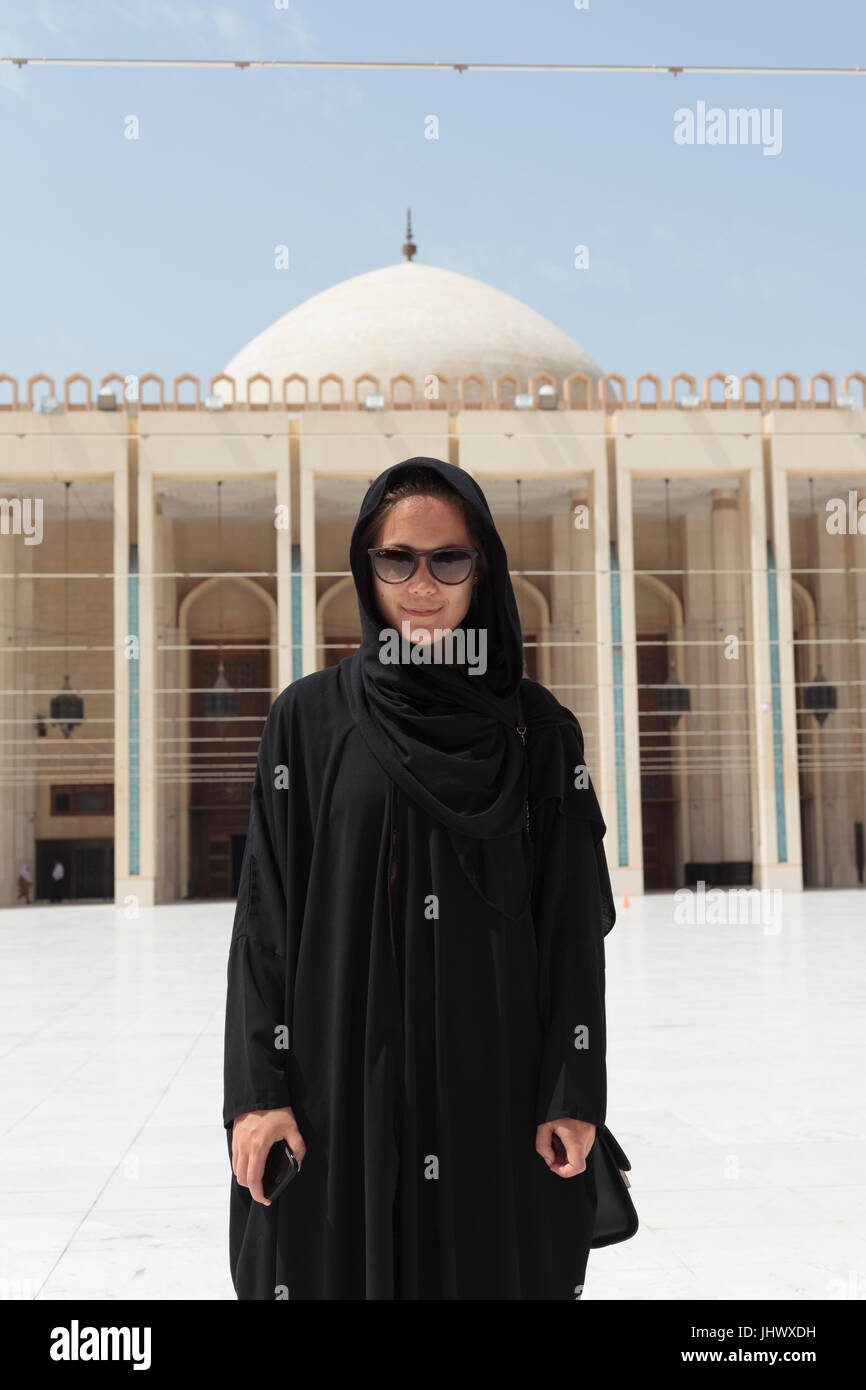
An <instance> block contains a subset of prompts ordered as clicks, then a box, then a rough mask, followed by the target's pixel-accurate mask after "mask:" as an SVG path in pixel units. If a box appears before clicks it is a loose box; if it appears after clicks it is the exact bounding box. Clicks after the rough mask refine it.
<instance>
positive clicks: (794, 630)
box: [0, 228, 866, 907]
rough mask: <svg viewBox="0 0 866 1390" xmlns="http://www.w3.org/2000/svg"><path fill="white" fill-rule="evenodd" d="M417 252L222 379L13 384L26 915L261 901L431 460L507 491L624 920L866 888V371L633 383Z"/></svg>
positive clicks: (1, 546) (13, 651)
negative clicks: (260, 801)
mask: <svg viewBox="0 0 866 1390" xmlns="http://www.w3.org/2000/svg"><path fill="white" fill-rule="evenodd" d="M411 237H412V234H411V228H410V230H409V232H408V233H407V240H406V243H405V245H404V246H403V259H402V260H400V261H399V262H398V263H397V264H395V265H389V266H386V267H385V268H383V269H380V270H373V271H370V272H369V273H367V274H362V275H357V276H355V277H353V278H352V279H349V280H345V281H343V282H342V283H339V284H336V285H334V286H332V287H331V288H330V289H327V290H325V291H324V292H323V293H321V294H316V295H313V297H312V298H310V299H308V300H306V301H305V302H304V303H302V304H300V305H298V306H297V307H296V308H294V309H292V310H291V311H290V312H289V313H286V314H285V315H284V316H283V317H281V318H279V319H278V320H277V321H276V322H275V323H273V324H271V326H270V327H268V328H265V329H264V330H263V331H262V332H261V333H259V334H258V336H257V337H255V338H254V339H253V340H252V341H251V342H250V343H248V344H247V345H246V346H245V347H244V348H242V349H241V350H240V351H239V352H238V353H237V354H236V356H235V357H233V358H232V360H231V361H230V362H229V363H228V364H227V365H226V367H225V369H224V370H223V371H220V372H218V373H217V374H216V375H215V376H214V377H213V378H211V379H209V380H207V381H200V380H199V379H198V378H196V377H194V376H192V375H191V374H189V373H184V374H182V375H181V376H179V377H177V378H176V379H175V380H174V381H164V380H163V379H161V378H160V377H159V376H157V375H155V374H154V373H146V374H144V375H141V376H138V377H134V376H128V375H124V374H122V373H117V372H108V373H107V374H106V375H105V377H103V378H102V379H101V380H99V381H97V382H94V381H91V380H90V379H88V378H86V377H84V376H82V375H80V374H77V373H76V374H74V375H72V376H70V377H68V378H66V380H65V381H62V382H56V381H54V380H53V379H51V378H49V377H47V376H45V375H42V374H37V375H36V376H34V377H32V378H31V379H30V380H29V381H26V382H22V381H19V380H18V379H16V378H15V377H13V376H11V375H8V374H0V636H2V641H0V720H2V722H0V728H2V735H0V737H2V753H0V767H2V777H0V895H2V896H0V901H2V902H3V903H4V904H12V903H14V902H15V901H16V896H17V891H18V890H17V887H16V885H17V882H18V877H19V872H20V869H21V866H22V865H23V864H27V865H29V868H30V871H31V872H32V876H33V879H34V883H35V896H36V897H39V898H49V897H51V896H52V888H53V885H55V884H56V881H55V880H54V879H53V878H52V872H53V866H54V864H55V863H56V862H57V861H60V862H61V863H62V865H63V867H64V870H65V874H64V878H63V880H62V884H63V887H62V893H63V897H64V899H66V900H70V899H73V900H75V899H79V900H80V899H89V900H94V899H109V900H114V901H115V902H116V903H117V904H119V905H121V906H124V905H125V906H127V907H129V906H130V905H131V904H141V905H149V904H153V903H165V902H172V901H178V900H181V899H189V898H210V899H218V898H223V899H225V898H230V897H232V896H233V895H234V894H235V892H236V889H237V882H238V875H239V870H240V863H241V858H242V853H243V845H244V837H245V832H246V828H247V818H248V815H249V797H250V789H251V785H252V775H253V769H254V764H255V755H256V749H257V746H258V741H259V737H260V734H261V729H262V725H263V721H264V718H265V715H266V714H267V711H268V709H269V707H270V704H271V702H272V701H273V699H274V698H275V697H276V696H277V694H278V693H279V692H280V691H281V690H282V689H283V688H284V687H285V686H286V685H288V684H289V683H290V682H291V681H293V680H296V679H298V678H299V677H300V676H302V675H305V674H307V673H308V672H311V671H314V670H317V669H319V668H321V667H323V666H326V665H329V664H332V663H335V662H337V661H339V660H340V659H341V658H342V657H344V656H346V655H348V654H350V653H351V651H352V650H353V649H354V646H355V644H356V643H357V642H358V640H359V636H360V624H359V618H358V612H357V607H356V603H355V591H354V584H353V581H352V578H351V575H350V573H349V568H348V543H349V537H350V534H351V530H352V526H353V523H354V520H355V517H356V516H357V512H358V509H359V506H360V503H361V499H362V497H363V495H364V493H365V491H366V489H367V487H368V485H369V483H370V481H371V480H372V479H373V478H374V477H376V476H377V475H378V474H379V473H381V472H382V470H383V469H384V468H386V467H387V466H388V465H389V464H391V463H395V462H397V461H399V460H401V459H404V458H408V457H411V456H414V455H432V456H434V457H437V458H441V459H446V460H449V461H450V462H452V463H454V464H457V465H459V466H460V467H462V468H465V469H467V470H468V471H469V472H470V473H471V474H472V476H473V477H475V478H476V479H477V480H478V482H479V484H480V485H481V487H482V488H483V490H484V492H485V494H486V496H487V499H488V501H489V503H490V506H491V509H492V511H493V514H494V518H495V520H496V524H497V526H498V528H499V530H500V533H501V534H502V537H503V540H504V542H505V545H506V549H507V551H508V557H509V563H510V567H511V570H512V577H513V583H514V588H515V593H516V597H517V601H518V605H519V609H520V615H521V620H522V625H523V631H524V638H525V651H526V674H527V675H528V676H531V677H533V678H534V679H536V680H539V681H542V682H543V683H544V684H545V685H547V686H549V688H550V689H551V690H552V691H553V692H554V693H555V694H556V696H557V697H558V698H559V700H561V701H562V703H563V704H565V705H567V706H568V707H569V708H571V709H572V710H573V711H574V712H575V714H576V715H577V716H578V718H579V720H580V722H581V725H582V728H583V731H584V738H585V751H586V758H587V764H588V766H589V769H590V772H591V775H592V778H593V783H594V785H595V787H596V790H597V792H598V796H599V800H600V802H601V806H602V809H603V811H604V815H605V819H606V822H607V827H608V829H607V835H606V839H605V846H606V851H607V858H608V863H609V866H610V871H611V880H612V883H613V888H614V892H615V894H616V895H617V898H618V900H619V899H620V898H621V897H622V895H623V894H625V893H628V894H639V893H642V892H650V891H656V890H667V891H670V890H673V889H676V888H679V887H684V886H694V885H696V884H697V883H699V882H703V883H705V884H706V886H707V887H710V886H719V887H730V886H740V885H743V886H749V885H751V886H753V887H755V888H762V889H773V888H781V889H785V890H799V889H802V888H808V887H813V886H815V887H817V886H820V887H856V886H858V885H861V886H862V884H863V866H864V822H866V757H864V753H866V712H864V711H866V700H864V690H866V376H864V374H863V373H862V372H857V371H853V370H852V372H851V373H850V374H849V375H848V376H847V377H845V378H844V379H840V380H836V379H834V378H833V377H832V376H830V375H829V374H827V373H825V372H819V373H817V374H816V375H815V376H814V377H812V378H810V379H809V380H806V381H803V380H800V379H799V378H798V377H796V376H794V375H793V374H791V373H789V372H784V371H783V372H781V373H780V374H779V375H778V376H776V377H775V378H773V379H769V380H765V379H764V378H763V377H762V376H760V375H758V374H757V373H754V372H748V373H746V374H745V375H743V376H739V377H738V376H734V375H732V374H730V373H724V372H721V371H719V372H716V373H714V374H713V375H711V376H709V377H708V378H706V379H705V380H702V381H698V380H697V379H696V378H695V377H694V376H692V375H690V374H689V373H688V372H686V371H683V372H681V373H679V374H678V375H677V376H675V377H673V378H672V379H670V380H669V381H666V382H662V381H661V380H660V379H659V377H657V376H656V375H654V374H653V373H652V372H647V373H645V374H644V375H643V376H641V377H639V378H638V379H637V380H633V381H627V380H625V379H624V378H623V377H622V376H621V375H619V374H618V373H616V372H615V371H609V372H608V371H603V370H602V368H601V367H600V366H599V365H598V363H596V362H595V361H594V359H593V358H592V357H590V356H589V354H588V353H587V352H586V351H585V350H584V349H583V348H582V347H581V346H579V344H578V343H576V342H575V341H574V340H573V339H572V338H570V337H569V336H568V334H566V333H564V332H563V331H562V330H561V329H560V328H558V327H556V326H555V325H554V324H553V323H551V322H549V321H548V320H547V319H545V318H543V317H542V316H541V315H540V314H538V313H536V312H535V311H534V310H533V309H532V308H530V307H528V306H527V305H525V304H522V303H520V302H519V301H518V300H516V299H514V298H512V297H511V296H510V295H508V294H504V293H502V292H501V291H500V290H497V289H494V288H492V287H491V286H489V285H486V284H483V283H482V282H481V281H479V280H475V279H472V278H470V277H468V276H465V275H461V274H457V273H455V272H453V271H450V270H443V269H438V268H436V267H433V266H429V265H425V264H423V263H421V262H419V261H418V260H417V259H416V256H417V248H416V246H415V244H414V243H413V241H412V239H411Z"/></svg>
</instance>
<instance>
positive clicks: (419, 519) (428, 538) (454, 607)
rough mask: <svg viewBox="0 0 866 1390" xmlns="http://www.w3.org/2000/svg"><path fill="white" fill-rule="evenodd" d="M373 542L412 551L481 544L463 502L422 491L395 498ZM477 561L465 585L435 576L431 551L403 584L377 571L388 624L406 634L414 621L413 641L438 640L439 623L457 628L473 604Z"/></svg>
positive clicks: (376, 581) (382, 609)
mask: <svg viewBox="0 0 866 1390" xmlns="http://www.w3.org/2000/svg"><path fill="white" fill-rule="evenodd" d="M373 544H374V545H375V546H376V547H379V546H407V547H408V548H409V549H410V550H439V549H445V548H448V547H451V546H460V547H465V548H466V549H469V550H472V549H474V548H475V547H474V546H473V543H472V538H471V536H470V534H469V531H468V529H467V526H466V522H465V521H464V519H463V516H462V514H461V512H460V509H459V507H456V506H454V504H453V503H451V502H446V501H444V500H443V499H442V498H440V497H418V496H415V497H403V498H401V499H400V501H399V502H395V503H394V505H393V507H392V508H391V510H390V511H389V512H388V514H387V516H386V517H385V520H384V522H383V523H382V526H381V527H380V529H379V535H378V536H377V537H376V538H375V539H374V541H373ZM368 558H370V559H371V558H372V557H368ZM477 566H478V562H477V560H476V564H475V569H474V570H473V571H472V573H471V574H470V575H469V578H468V579H464V580H463V582H462V583H461V584H441V583H439V582H438V581H437V580H436V579H434V578H433V576H432V575H431V573H430V571H429V569H428V568H427V556H426V555H425V556H422V557H421V559H419V561H418V568H417V569H416V571H415V573H414V574H413V575H412V577H411V579H404V580H403V581H402V583H399V584H386V583H385V582H384V580H381V579H379V578H378V576H377V575H376V573H375V571H374V572H373V584H374V588H375V593H376V599H377V601H378V604H379V611H380V613H381V615H382V618H383V620H384V623H385V626H387V627H393V628H396V630H397V632H399V633H401V634H402V632H403V626H402V625H403V623H406V622H408V623H409V624H410V628H409V634H410V638H411V640H412V641H413V642H431V641H433V629H434V628H454V627H456V626H457V624H458V623H459V622H460V620H461V618H464V617H465V616H466V613H467V611H468V609H469V602H470V599H471V597H472V581H473V579H474V577H475V573H476V572H477Z"/></svg>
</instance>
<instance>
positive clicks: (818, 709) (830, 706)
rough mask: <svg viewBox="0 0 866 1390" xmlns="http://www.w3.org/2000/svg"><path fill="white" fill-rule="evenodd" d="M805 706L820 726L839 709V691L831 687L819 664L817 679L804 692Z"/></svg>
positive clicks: (833, 686)
mask: <svg viewBox="0 0 866 1390" xmlns="http://www.w3.org/2000/svg"><path fill="white" fill-rule="evenodd" d="M803 704H804V706H805V708H806V709H807V710H808V711H809V713H810V714H814V716H815V718H816V719H817V721H818V723H819V724H823V723H824V721H825V720H826V718H827V715H828V714H830V713H832V711H833V710H834V709H836V708H837V691H836V687H835V685H830V684H829V682H828V680H827V677H826V676H825V675H824V672H823V670H822V669H821V665H820V663H819V665H818V670H817V672H816V674H815V679H814V680H813V681H812V684H811V685H807V686H806V688H805V690H804V691H803Z"/></svg>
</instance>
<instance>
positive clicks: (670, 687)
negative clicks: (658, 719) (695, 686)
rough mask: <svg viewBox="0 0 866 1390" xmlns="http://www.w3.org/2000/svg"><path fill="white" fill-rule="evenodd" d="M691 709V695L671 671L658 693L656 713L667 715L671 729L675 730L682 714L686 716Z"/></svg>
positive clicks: (674, 672)
mask: <svg viewBox="0 0 866 1390" xmlns="http://www.w3.org/2000/svg"><path fill="white" fill-rule="evenodd" d="M691 707H692V693H691V691H690V690H689V688H688V686H687V685H683V684H682V683H681V681H680V680H679V679H678V677H677V673H676V671H674V670H671V671H670V672H669V673H668V678H667V680H666V681H665V683H664V685H663V686H662V687H661V688H660V690H659V691H658V712H659V714H664V715H667V717H668V719H669V720H670V722H671V727H672V728H674V729H675V728H676V726H677V724H678V723H679V722H680V719H681V718H682V716H683V715H684V714H688V713H689V711H690V709H691Z"/></svg>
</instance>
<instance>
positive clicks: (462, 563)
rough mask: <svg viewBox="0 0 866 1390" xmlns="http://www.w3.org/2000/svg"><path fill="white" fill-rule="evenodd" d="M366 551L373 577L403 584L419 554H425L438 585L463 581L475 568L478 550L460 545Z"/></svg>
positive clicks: (412, 571) (380, 548) (386, 582)
mask: <svg viewBox="0 0 866 1390" xmlns="http://www.w3.org/2000/svg"><path fill="white" fill-rule="evenodd" d="M367 554H368V555H369V556H370V557H371V559H372V562H373V569H374V571H375V573H376V577H377V578H378V579H381V580H382V581H383V582H384V583H385V584H402V583H403V582H404V580H406V579H411V578H412V575H413V574H414V573H415V571H416V570H417V568H418V560H419V558H420V557H421V556H422V555H426V556H427V565H428V568H429V570H430V573H431V575H432V576H433V578H434V579H436V580H438V582H439V583H440V584H462V583H463V581H464V579H468V578H469V576H470V574H471V573H472V571H473V569H474V568H475V561H476V560H477V558H478V554H479V552H478V551H477V550H464V549H463V548H462V547H460V548H457V549H455V548H454V547H453V546H449V547H448V548H447V549H444V550H409V549H408V548H405V547H402V546H401V547H399V548H397V547H389V546H379V547H378V548H377V547H375V546H370V547H369V549H368V551H367Z"/></svg>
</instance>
